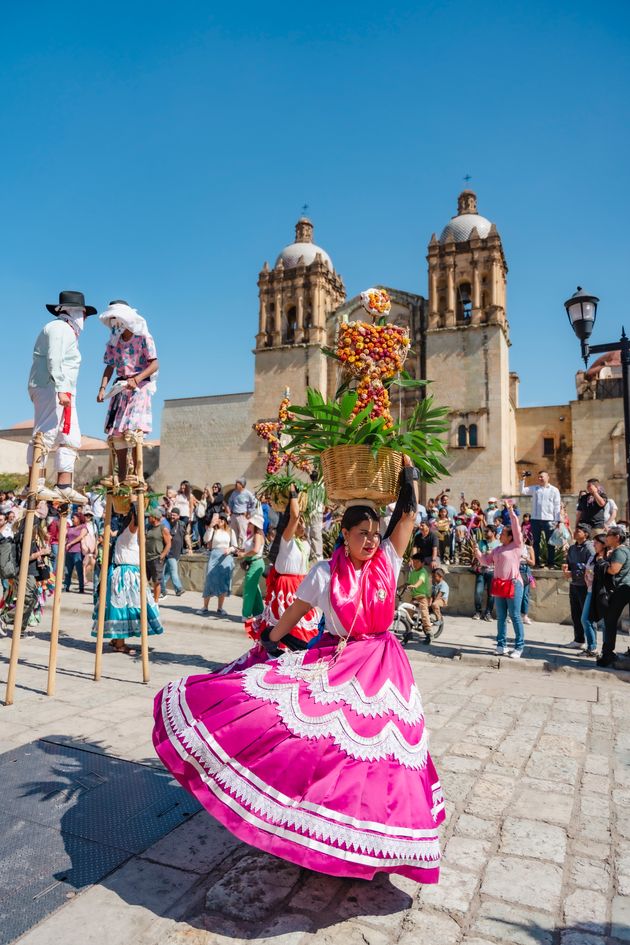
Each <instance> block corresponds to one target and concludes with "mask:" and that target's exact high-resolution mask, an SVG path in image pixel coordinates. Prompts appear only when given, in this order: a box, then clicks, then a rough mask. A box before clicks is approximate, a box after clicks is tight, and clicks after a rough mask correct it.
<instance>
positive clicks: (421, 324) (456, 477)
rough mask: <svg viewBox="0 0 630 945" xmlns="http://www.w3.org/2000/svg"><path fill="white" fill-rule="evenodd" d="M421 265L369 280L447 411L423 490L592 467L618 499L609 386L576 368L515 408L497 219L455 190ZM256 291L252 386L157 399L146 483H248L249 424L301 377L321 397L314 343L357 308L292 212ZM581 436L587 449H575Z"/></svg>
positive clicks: (256, 470) (259, 465) (266, 414)
mask: <svg viewBox="0 0 630 945" xmlns="http://www.w3.org/2000/svg"><path fill="white" fill-rule="evenodd" d="M427 263H428V294H427V296H424V295H420V294H415V293H412V292H406V291H403V290H400V289H397V288H394V287H389V286H381V288H386V289H387V291H388V293H389V294H390V296H391V299H392V311H391V314H390V321H391V322H392V323H395V324H399V325H405V326H406V327H407V328H408V329H409V332H410V337H411V339H412V350H411V352H410V355H409V358H408V360H407V363H406V365H405V367H406V370H408V371H409V373H410V374H412V375H413V376H415V377H417V378H425V379H427V380H428V381H430V382H431V383H430V385H429V387H428V390H429V393H430V394H431V395H432V396H433V397H434V398H435V401H436V403H437V404H439V405H444V406H447V407H448V409H449V415H448V419H449V430H448V458H447V462H446V465H447V467H448V470H449V476H448V478H446V479H444V480H443V481H442V482H440V483H439V484H438V485H434V486H430V487H429V494H434V493H435V492H437V491H438V489H439V488H450V490H451V493H452V495H453V496H454V499H457V497H458V496H459V493H460V492H464V493H465V494H466V496H467V498H469V499H470V498H473V497H478V498H480V499H481V501H482V502H484V501H485V499H486V498H487V497H488V496H489V495H497V496H498V495H512V494H514V493H515V492H516V491H517V490H518V478H519V475H520V473H521V472H522V471H523V470H524V469H526V468H528V467H529V466H532V467H533V468H535V469H538V468H548V469H549V471H550V473H551V475H552V480H554V481H556V482H558V484H559V486H560V488H561V490H562V491H564V492H566V493H571V492H576V491H577V490H578V489H579V488H582V487H583V486H582V482H583V481H585V478H588V477H589V476H592V475H599V476H600V478H601V479H602V481H604V482H605V485H606V487H607V490H608V491H609V492H610V494H612V495H613V496H614V497H615V498H616V499H617V501H618V502H619V500H620V499H621V498H622V493H623V490H624V489H625V481H621V482H619V481H618V472H617V473H616V472H615V470H616V469H618V466H619V463H618V462H617V463H616V464H615V462H614V461H613V459H614V455H613V454H614V453H615V450H616V451H617V452H618V446H619V444H618V438H619V422H621V432H622V434H623V412H622V409H621V402H620V400H619V397H618V396H617V397H615V396H614V392H613V389H612V388H610V386H609V389H608V394H606V392H605V387H603V386H602V385H601V384H600V385H599V390H600V392H601V391H604V393H603V394H601V396H600V398H599V402H597V401H598V398H597V393H596V391H597V389H598V385H597V383H591V385H590V387H589V385H588V384H586V383H585V381H584V375H583V374H582V375H581V377H580V375H578V396H577V399H576V401H574V402H572V403H571V404H565V405H558V406H553V407H533V408H519V404H518V376H517V375H516V374H514V373H511V372H510V365H509V347H510V339H509V324H508V318H507V301H506V287H507V273H508V267H507V263H506V259H505V254H504V251H503V246H502V242H501V237H500V235H499V232H498V230H497V227H496V225H495V224H494V223H492V222H491V221H490V220H488V219H487V218H486V217H483V216H481V215H480V214H479V213H478V210H477V198H476V195H475V194H474V193H473V192H472V191H470V190H465V191H463V193H461V194H460V195H459V199H458V204H457V213H456V214H455V215H454V216H453V217H452V218H451V220H449V221H448V223H447V224H446V225H445V226H444V227H443V229H442V230H441V232H440V234H439V236H438V235H436V234H433V236H432V237H431V240H430V242H429V244H428V252H427ZM362 288H365V287H362ZM258 290H259V311H258V326H257V328H258V330H257V332H256V334H255V348H254V389H253V391H248V392H244V393H236V394H225V395H218V396H209V397H194V398H178V399H176V400H167V401H166V402H165V405H164V410H163V413H162V429H161V447H160V468H159V470H158V473H156V475H155V476H154V477H153V482H154V484H156V485H158V486H160V487H163V486H165V485H167V484H172V483H177V482H179V480H180V479H182V478H188V479H190V480H191V482H193V483H195V484H197V485H201V486H203V485H204V484H206V483H208V482H211V481H214V480H219V481H221V482H223V483H224V484H226V485H227V484H229V483H232V482H233V481H234V479H235V478H236V476H239V475H241V476H242V475H244V476H246V477H247V479H248V480H249V482H250V483H251V484H252V485H255V484H257V483H258V482H260V481H261V480H262V478H263V477H264V472H265V465H266V457H267V450H266V444H265V443H264V442H263V441H262V440H260V439H259V438H258V437H257V436H256V435H255V433H254V432H253V430H252V425H253V424H254V423H256V422H258V421H260V420H274V419H275V418H276V416H277V410H278V406H279V403H280V400H281V399H282V396H283V393H284V391H285V389H286V388H288V389H289V390H290V396H291V400H292V401H293V402H294V403H300V402H303V400H304V398H305V391H306V388H307V387H309V386H310V387H315V388H318V389H320V390H322V391H324V392H326V393H327V394H328V395H329V396H333V394H334V391H335V389H336V386H337V366H336V362H335V361H334V360H332V359H330V358H328V357H326V355H325V354H324V353H323V352H322V350H321V348H322V345H328V346H334V343H335V336H336V331H337V327H338V325H339V324H340V322H341V321H347V320H355V319H356V320H362V319H363V318H364V317H365V312H364V311H363V309H362V307H361V303H360V299H359V296H358V295H357V296H354V297H353V298H350V299H348V298H347V296H346V290H345V286H344V283H343V279H342V277H341V276H340V275H339V273H338V272H337V271H336V269H335V267H334V265H333V262H332V260H331V258H330V256H329V255H328V253H327V252H326V251H325V250H324V249H322V248H321V247H320V246H318V245H317V244H316V243H315V242H314V232H313V224H312V223H311V221H310V220H308V219H306V218H304V217H302V218H301V219H300V220H298V222H297V224H296V227H295V240H294V242H293V243H290V244H289V245H288V246H285V248H284V249H283V250H282V251H281V252H280V254H279V255H278V257H277V259H276V261H275V264H274V266H273V268H271V267H270V266H269V265H268V263H265V264H264V265H263V268H262V270H261V271H260V273H259V276H258ZM253 333H254V325H252V334H253ZM602 380H604V378H603V379H602ZM580 385H581V386H580ZM594 392H595V393H594ZM417 396H418V393H417V391H415V392H410V391H406V392H401V393H400V395H399V394H397V393H394V391H392V409H393V413H394V415H395V416H403V415H405V414H406V413H407V411H408V410H410V409H411V407H412V404H413V398H416V397H417ZM603 400H605V403H604V406H603V407H602V402H603ZM620 418H621V419H620ZM574 420H575V422H574ZM608 426H610V427H611V429H610V430H608ZM595 430H596V431H597V433H596V440H595V441H594V440H593V439H592V435H594V434H595ZM199 431H203V436H199ZM589 433H590V434H591V436H590V437H589ZM586 442H590V444H591V445H593V444H595V445H598V446H599V450H592V448H591V447H588V448H586V447H582V446H581V445H580V444H582V443H586ZM217 443H220V444H221V448H220V449H217V447H216V444H217ZM609 454H610V455H609ZM620 506H621V503H620Z"/></svg>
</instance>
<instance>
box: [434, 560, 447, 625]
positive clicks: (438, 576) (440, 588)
mask: <svg viewBox="0 0 630 945" xmlns="http://www.w3.org/2000/svg"><path fill="white" fill-rule="evenodd" d="M448 594H449V589H448V584H447V583H446V581H445V580H444V571H443V570H442V568H436V569H435V571H434V572H433V586H432V587H431V607H430V610H431V613H432V614H433V615H434V616H435V617H436V619H437V621H438V623H439V622H440V621H441V620H443V617H442V610H443V609H444V608H445V607H446V605H447V604H448Z"/></svg>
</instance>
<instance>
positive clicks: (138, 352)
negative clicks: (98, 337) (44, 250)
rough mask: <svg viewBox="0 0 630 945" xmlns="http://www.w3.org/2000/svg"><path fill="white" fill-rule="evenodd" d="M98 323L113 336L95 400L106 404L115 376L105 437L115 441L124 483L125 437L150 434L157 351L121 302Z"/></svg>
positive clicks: (141, 323) (140, 323)
mask: <svg viewBox="0 0 630 945" xmlns="http://www.w3.org/2000/svg"><path fill="white" fill-rule="evenodd" d="M99 319H100V321H102V322H103V324H104V325H106V326H107V327H108V328H110V329H111V335H110V338H109V341H108V342H107V346H106V348H105V356H104V358H103V360H104V361H105V365H106V367H105V370H104V372H103V377H102V380H101V386H100V387H99V391H98V395H97V398H96V399H97V401H98V402H99V403H102V402H103V400H104V399H105V390H106V388H107V384H108V382H109V379H110V378H111V376H112V374H113V373H114V372H116V384H115V385H114V387H117V388H118V389H117V392H116V393H114V394H113V396H112V398H111V403H110V405H109V409H108V411H107V418H106V420H105V433H106V434H107V436H108V438H109V439H110V440H111V441H113V445H114V448H115V450H116V455H117V457H118V472H119V479H120V480H124V479H125V478H126V476H127V449H128V446H129V443H128V442H127V440H126V439H125V434H126V433H150V432H151V397H152V396H153V394H154V393H155V376H156V374H157V370H158V367H159V365H158V360H157V351H156V348H155V342H154V341H153V338H152V336H151V334H150V332H149V329H148V327H147V323H146V321H145V320H144V318H143V317H142V316H141V315H139V314H138V312H137V311H136V310H135V308H131V307H130V306H129V305H127V303H126V302H125V301H123V300H122V299H119V300H117V301H114V302H110V303H109V308H108V309H107V310H106V311H105V312H103V314H102V315H99ZM112 390H114V388H112Z"/></svg>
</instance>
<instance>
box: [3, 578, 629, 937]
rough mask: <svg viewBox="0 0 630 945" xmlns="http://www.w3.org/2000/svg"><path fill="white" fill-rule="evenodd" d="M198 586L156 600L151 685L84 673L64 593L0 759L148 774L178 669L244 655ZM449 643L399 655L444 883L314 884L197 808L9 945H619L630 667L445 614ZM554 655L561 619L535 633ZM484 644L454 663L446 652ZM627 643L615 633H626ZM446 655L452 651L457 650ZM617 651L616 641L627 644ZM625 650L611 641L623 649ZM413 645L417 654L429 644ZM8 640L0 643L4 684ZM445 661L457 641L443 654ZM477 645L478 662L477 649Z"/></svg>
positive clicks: (83, 632)
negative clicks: (54, 664)
mask: <svg viewBox="0 0 630 945" xmlns="http://www.w3.org/2000/svg"><path fill="white" fill-rule="evenodd" d="M196 603H197V600H196V598H193V595H186V596H185V597H183V598H180V599H179V600H177V601H175V598H172V597H171V598H169V600H168V602H167V603H166V605H165V606H164V608H163V611H164V616H165V624H166V627H167V630H166V633H165V634H164V636H163V637H162V638H159V639H156V640H152V641H151V646H152V648H153V652H152V664H151V670H152V677H151V683H150V684H149V685H148V686H143V685H142V683H141V674H140V666H139V661H138V660H133V659H130V658H128V657H125V656H123V655H118V654H114V653H106V654H105V657H104V674H103V679H102V680H101V682H100V683H94V682H93V680H92V678H91V671H92V666H93V644H92V643H91V641H90V639H89V635H88V628H89V619H88V618H89V612H90V602H89V600H88V598H87V597H85V598H80V597H79V596H78V595H74V594H70V595H64V607H65V608H66V615H67V616H66V617H65V619H64V634H63V636H62V641H61V644H62V645H61V647H60V655H59V670H60V671H59V676H58V683H57V697H56V698H55V699H53V700H50V699H47V698H46V697H45V696H44V695H42V694H41V693H42V690H43V689H45V681H46V676H45V669H46V658H47V633H46V632H45V630H46V625H44V627H43V628H42V630H41V631H38V636H37V638H36V639H35V640H32V641H24V643H23V648H22V655H23V659H24V663H23V664H21V665H20V668H19V673H18V689H17V692H16V700H15V704H14V705H13V706H11V707H5V708H2V709H0V750H1V751H2V752H6V751H9V750H11V749H12V748H15V747H17V746H19V745H25V744H28V743H30V742H32V741H34V740H36V739H38V738H46V737H51V736H55V737H60V738H64V739H65V740H66V742H67V743H68V744H75V745H83V746H84V747H88V748H89V750H91V751H97V752H105V753H107V754H111V755H114V756H115V757H117V758H123V759H127V760H129V761H135V762H140V763H142V764H148V765H151V766H157V765H158V762H157V759H155V757H154V755H153V751H152V748H151V743H150V732H151V701H152V698H153V695H154V694H155V692H156V690H157V689H158V688H159V687H161V686H162V685H163V684H164V683H165V682H166V681H167V680H169V679H172V678H175V677H176V676H178V675H182V674H188V673H195V672H204V671H208V669H210V668H212V667H213V666H215V665H216V664H218V663H221V662H223V661H226V660H228V659H231V658H233V657H235V656H236V655H238V654H239V653H240V652H242V651H243V649H244V648H245V645H244V635H243V632H242V629H241V627H240V624H239V621H238V619H237V618H236V616H235V613H236V607H237V606H238V602H237V601H236V599H233V600H232V601H231V602H228V603H229V604H231V613H232V614H233V615H234V616H233V618H230V620H227V621H226V620H224V621H223V622H219V621H218V620H216V619H209V620H206V621H205V622H202V620H201V619H198V618H194V617H191V616H190V609H191V607H192V606H193V605H196ZM448 627H449V628H450V629H449V630H448V631H447V634H445V635H448V634H450V641H451V644H449V640H448V639H447V640H445V641H444V648H443V651H442V652H443V653H444V654H446V658H445V657H443V656H441V655H440V647H439V646H438V645H437V644H436V645H435V646H433V647H432V654H433V655H427V653H426V652H425V651H423V649H422V648H421V646H420V645H412V646H411V647H410V648H409V650H408V653H409V657H410V660H411V663H412V666H413V668H414V673H415V676H416V679H417V682H418V685H419V687H420V690H421V693H422V695H423V700H424V709H425V714H426V718H427V724H428V729H429V732H430V736H431V742H430V745H431V752H432V754H433V757H434V758H435V760H436V764H437V767H438V770H439V773H440V775H441V778H442V782H443V785H444V791H445V796H446V802H447V821H446V824H445V827H444V830H443V848H444V861H443V868H442V878H441V882H440V884H439V886H437V887H430V888H426V889H422V888H421V887H419V886H417V885H416V884H415V883H414V882H411V881H409V880H405V879H403V878H400V877H391V878H388V877H382V878H377V879H376V880H374V881H373V882H371V883H366V882H355V881H351V880H338V879H333V878H331V877H327V876H323V875H318V874H314V873H307V872H305V871H303V870H300V869H299V868H298V867H295V866H292V865H291V864H288V863H284V862H283V861H279V860H275V859H273V858H272V857H269V856H267V855H265V854H261V853H258V852H257V851H255V850H253V849H251V848H249V847H246V846H245V845H243V844H242V843H240V842H239V841H237V840H236V839H234V838H233V837H232V836H231V835H230V834H229V833H227V832H226V831H225V830H224V829H223V828H221V827H219V826H218V825H217V824H216V823H215V822H214V821H213V820H212V819H211V818H210V817H209V816H208V815H206V814H205V813H204V812H201V813H197V814H195V815H194V816H193V817H191V818H190V820H188V822H186V823H184V824H183V826H181V827H178V828H176V829H175V830H173V831H172V832H171V833H168V834H167V835H166V836H165V837H163V838H162V839H161V840H160V841H159V842H158V843H156V844H154V845H153V846H151V847H149V848H148V849H146V850H145V851H144V852H143V853H142V854H140V855H137V856H132V857H130V858H129V859H128V861H127V862H126V863H125V864H124V865H123V866H122V867H120V868H119V869H117V870H115V871H114V872H113V873H111V874H110V875H109V876H108V877H107V878H106V879H105V880H103V881H102V882H100V883H99V884H97V885H94V886H92V887H91V888H88V889H86V890H85V891H82V892H80V893H79V894H77V895H76V896H73V897H72V898H71V900H69V901H68V902H67V904H66V905H64V906H62V908H61V909H59V910H58V911H57V912H54V913H53V914H51V915H50V916H49V917H48V918H46V919H45V920H44V921H43V922H42V923H41V924H40V925H39V926H37V927H36V928H33V929H32V930H31V931H30V932H28V933H27V934H26V935H25V936H24V937H23V938H22V939H21V941H22V942H24V943H28V945H44V943H45V945H49V943H50V942H53V941H63V942H64V945H79V943H81V945H91V943H97V942H98V943H99V945H110V943H111V945H114V943H116V945H120V943H125V945H131V943H138V945H153V943H155V945H157V943H158V942H159V943H161V945H184V943H188V945H227V943H238V942H243V941H247V942H254V943H263V942H264V943H276V945H285V943H286V945H288V943H291V945H302V943H303V945H306V943H310V942H313V943H317V945H335V943H340V945H341V943H344V945H345V943H348V945H355V943H356V945H366V943H367V945H389V943H391V945H394V943H399V945H412V943H413V945H416V943H418V942H426V943H427V945H490V943H495V945H499V943H508V942H509V943H516V945H530V943H540V945H604V943H613V942H615V943H616V942H630V825H629V823H628V818H627V811H628V808H629V805H630V766H629V762H630V686H629V685H628V684H629V683H630V674H628V673H625V672H622V673H617V674H614V673H613V672H611V671H610V672H609V671H605V672H602V671H598V670H596V669H594V668H593V667H592V664H587V665H586V667H584V660H582V661H581V662H580V660H579V659H578V658H572V659H571V658H566V659H559V661H558V664H557V665H556V666H555V668H553V667H552V666H551V663H550V662H549V661H548V660H547V661H546V662H543V661H542V660H540V659H538V660H537V659H530V660H524V661H523V662H522V663H521V664H518V665H514V664H513V663H512V662H511V661H509V660H501V661H500V662H499V661H498V660H497V659H496V658H494V657H492V656H491V643H492V641H491V635H492V631H493V629H494V625H486V626H485V627H483V628H479V626H478V625H477V626H475V625H474V624H473V623H472V621H470V620H467V619H466V618H449V621H448ZM528 631H529V638H530V640H531V645H532V646H536V645H538V646H539V647H543V645H544V647H546V648H547V649H548V650H550V648H551V643H550V642H549V641H550V640H552V638H554V637H555V640H556V641H557V642H560V641H565V642H566V640H567V632H568V631H567V628H566V627H559V626H551V625H547V626H543V625H533V626H531V627H528ZM482 632H483V633H485V634H486V637H487V639H486V640H485V642H482V643H481V644H480V643H479V642H477V643H475V644H474V645H473V646H471V648H470V649H471V653H470V654H468V655H467V654H466V653H463V654H462V653H461V652H459V655H460V656H462V658H461V659H459V658H456V659H453V658H448V657H449V656H451V657H452V656H453V655H456V653H455V654H454V653H453V652H452V651H453V645H452V644H453V641H456V640H459V641H462V640H463V639H464V638H465V637H466V636H468V638H469V639H471V640H472V638H473V635H474V634H475V633H482ZM625 639H626V638H625V637H622V638H621V640H622V641H625ZM458 646H459V644H458ZM623 648H625V643H624V645H623ZM619 649H620V650H621V649H622V646H620V647H619ZM425 650H426V648H425ZM8 651H9V641H8V640H3V641H2V642H1V659H2V680H3V681H4V679H5V678H6V667H7V656H8ZM455 651H457V652H458V647H455ZM473 651H474V652H473Z"/></svg>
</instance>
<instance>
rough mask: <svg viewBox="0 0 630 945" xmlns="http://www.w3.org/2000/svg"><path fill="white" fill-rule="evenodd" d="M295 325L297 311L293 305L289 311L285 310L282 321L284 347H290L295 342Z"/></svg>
mask: <svg viewBox="0 0 630 945" xmlns="http://www.w3.org/2000/svg"><path fill="white" fill-rule="evenodd" d="M296 325H297V309H296V307H295V305H292V306H291V308H290V309H288V310H287V313H286V315H285V319H284V325H283V329H284V330H283V332H282V341H283V342H284V344H285V345H290V344H292V343H293V341H294V340H295V326H296Z"/></svg>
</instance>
